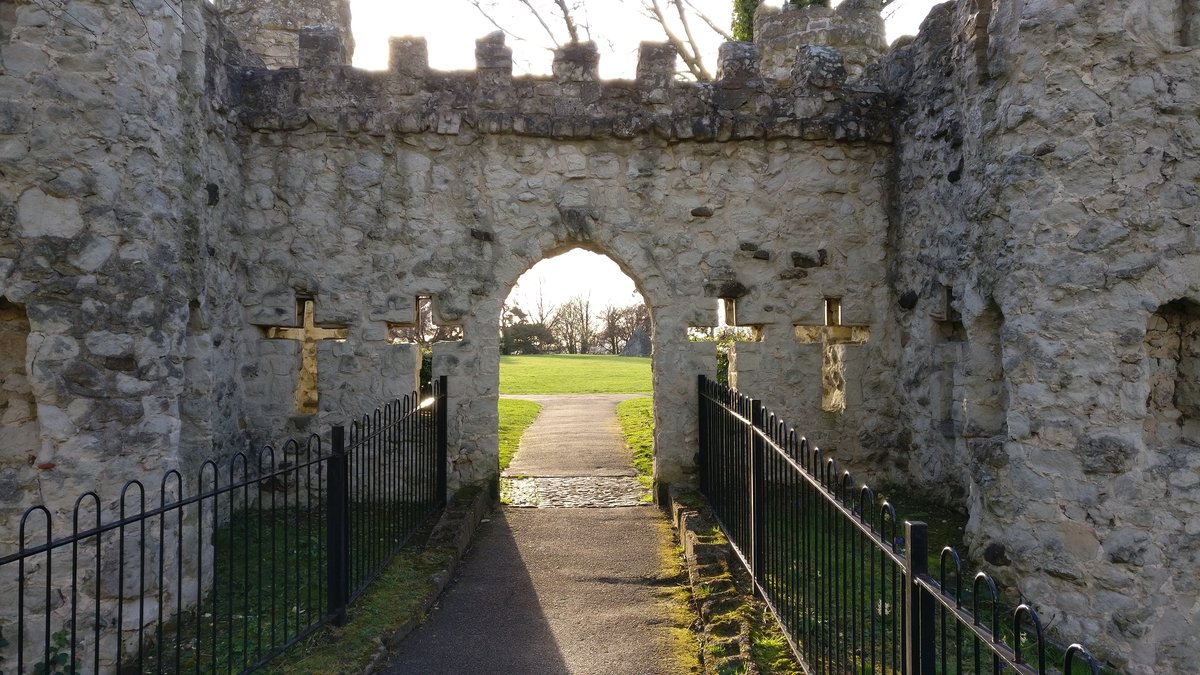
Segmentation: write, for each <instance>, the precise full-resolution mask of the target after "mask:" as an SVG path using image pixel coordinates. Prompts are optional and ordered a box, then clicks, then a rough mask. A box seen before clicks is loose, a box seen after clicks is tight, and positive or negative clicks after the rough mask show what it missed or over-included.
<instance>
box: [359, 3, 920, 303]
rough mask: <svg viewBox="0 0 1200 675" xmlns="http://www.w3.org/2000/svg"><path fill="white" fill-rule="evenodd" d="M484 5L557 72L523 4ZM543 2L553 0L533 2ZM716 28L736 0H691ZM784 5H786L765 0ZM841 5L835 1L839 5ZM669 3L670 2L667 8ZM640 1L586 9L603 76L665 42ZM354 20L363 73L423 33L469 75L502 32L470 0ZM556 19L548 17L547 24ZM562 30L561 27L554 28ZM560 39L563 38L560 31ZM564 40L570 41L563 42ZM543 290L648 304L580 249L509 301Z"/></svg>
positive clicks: (561, 297)
mask: <svg viewBox="0 0 1200 675" xmlns="http://www.w3.org/2000/svg"><path fill="white" fill-rule="evenodd" d="M480 1H481V3H482V4H484V5H485V6H487V5H489V4H494V5H495V6H497V7H499V8H502V9H500V10H498V11H496V12H495V13H494V14H493V18H495V19H496V20H497V21H498V22H499V23H500V24H501V25H503V26H504V28H506V29H508V30H509V31H510V32H512V33H515V34H516V35H518V36H520V37H521V38H524V39H516V38H514V37H512V36H511V35H510V36H508V37H506V42H507V44H508V46H509V47H511V48H512V50H513V70H514V73H515V74H523V73H533V74H548V73H549V72H550V62H551V58H552V55H551V52H550V49H551V48H552V47H553V44H552V43H551V42H550V41H549V38H548V36H547V35H546V33H545V31H544V30H543V29H542V28H541V27H540V26H539V25H538V24H537V23H536V21H534V20H533V19H532V18H531V17H530V15H529V13H528V12H527V11H526V10H525V8H524V6H523V5H522V4H521V2H519V0H480ZM534 1H535V3H536V4H544V3H546V2H547V0H534ZM692 1H693V4H694V5H695V6H696V7H697V8H699V9H700V10H702V11H704V12H705V13H706V14H707V15H708V16H709V17H711V18H712V19H713V21H714V23H717V24H718V25H721V26H726V27H727V26H728V25H729V22H730V15H731V12H732V7H733V0H692ZM766 2H768V3H769V4H774V5H779V4H781V2H782V0H766ZM837 2H838V0H834V4H837ZM663 4H664V5H665V4H666V3H663ZM934 4H936V2H935V1H934V0H896V1H895V2H893V3H892V4H891V5H889V6H888V7H887V8H886V9H885V10H884V18H885V21H886V25H887V31H888V40H889V41H892V40H895V39H896V38H897V37H900V36H901V35H912V34H915V33H916V32H917V28H918V27H919V26H920V24H921V21H922V20H923V19H924V18H925V15H926V14H928V13H929V8H930V7H932V6H933V5H934ZM639 6H640V0H588V1H586V2H584V3H582V4H581V7H583V8H584V9H585V10H586V14H585V15H583V16H581V17H579V20H580V22H581V23H584V22H586V23H588V24H589V25H590V27H591V35H590V37H591V39H593V40H595V41H596V43H597V45H599V47H600V75H601V76H602V77H606V78H627V79H631V78H633V76H634V72H635V70H636V68H637V52H638V43H640V42H642V41H643V40H653V41H662V40H663V36H662V31H661V28H659V26H658V24H657V23H655V22H654V21H653V20H652V19H649V18H647V17H644V16H643V15H642V14H640V11H639V9H638V7H639ZM351 11H352V12H353V17H354V41H355V52H354V65H356V66H358V67H360V68H370V69H382V68H386V67H387V58H388V37H389V36H392V35H423V36H425V38H426V40H427V42H428V45H429V65H430V67H431V68H434V69H436V70H470V69H473V68H474V67H475V40H476V39H478V38H480V37H483V36H484V35H487V34H488V33H491V32H493V31H495V30H496V26H495V25H493V24H492V23H491V22H489V21H488V20H487V19H486V18H484V16H483V15H482V14H480V13H479V11H478V10H476V9H475V7H474V6H472V4H471V3H470V2H469V1H468V0H438V1H437V2H429V1H428V0H351ZM553 16H554V15H548V16H547V21H549V20H551V19H552V18H553ZM552 27H553V28H554V29H555V30H559V27H558V24H552ZM692 29H693V33H694V34H695V35H696V37H697V38H698V39H700V38H702V37H704V38H707V40H706V44H707V49H706V52H707V53H706V55H705V61H706V62H707V63H708V64H709V67H710V69H715V68H716V54H717V47H718V46H720V42H721V38H720V37H719V36H717V35H716V33H714V32H713V31H711V30H709V29H708V28H707V27H706V26H704V25H703V24H702V23H700V22H698V21H697V22H694V23H693V24H692ZM560 34H561V32H560ZM560 40H563V41H565V38H560ZM539 287H540V288H541V289H543V292H544V293H545V298H546V301H547V303H548V304H550V305H558V304H561V303H562V302H564V301H566V300H568V299H570V298H572V297H574V296H576V295H583V296H590V298H591V300H592V306H593V307H596V308H597V309H602V308H604V307H605V306H607V305H615V306H618V307H621V306H625V305H629V304H632V303H633V302H636V301H638V300H640V299H641V296H639V295H638V294H637V291H636V290H635V288H634V285H633V282H632V281H631V280H630V279H629V278H628V277H626V276H625V275H624V274H623V273H622V272H621V270H620V268H619V267H617V265H616V263H614V262H613V261H612V260H610V259H608V258H606V257H605V256H602V255H597V254H595V253H590V252H587V251H582V250H578V249H577V250H574V251H570V252H568V253H565V254H563V255H561V256H558V257H556V258H551V259H548V260H545V261H543V262H541V263H539V264H538V265H536V266H534V267H533V268H532V269H531V270H530V271H529V272H527V273H526V274H525V275H524V276H522V277H521V279H520V280H518V282H517V285H516V286H515V287H514V288H513V292H512V295H511V296H510V298H509V302H510V303H512V302H513V301H516V302H517V304H519V305H520V306H521V307H522V308H524V309H526V310H531V309H533V307H534V305H535V303H536V297H537V294H538V289H539Z"/></svg>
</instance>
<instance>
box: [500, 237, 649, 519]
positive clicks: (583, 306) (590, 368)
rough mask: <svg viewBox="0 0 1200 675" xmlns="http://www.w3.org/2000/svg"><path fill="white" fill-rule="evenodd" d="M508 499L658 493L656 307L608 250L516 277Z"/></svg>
mask: <svg viewBox="0 0 1200 675" xmlns="http://www.w3.org/2000/svg"><path fill="white" fill-rule="evenodd" d="M498 330H499V332H500V340H499V343H500V345H499V353H498V354H497V358H499V360H500V367H499V372H500V392H499V393H500V400H499V404H498V409H499V425H498V436H499V442H500V453H499V466H498V467H497V468H498V470H499V472H500V475H501V497H502V499H503V500H504V501H505V502H506V503H509V504H512V505H517V506H543V507H544V506H620V505H636V504H638V503H642V502H645V501H649V500H650V496H651V491H650V488H651V484H652V481H653V471H654V468H653V461H654V447H653V431H654V430H653V419H654V415H653V405H654V403H653V384H652V361H651V359H652V357H651V334H652V323H651V312H650V307H649V305H648V303H647V302H646V298H645V297H644V296H643V294H642V293H641V292H640V290H639V289H638V285H637V283H636V282H635V281H634V280H633V279H632V278H630V276H629V275H628V274H627V273H626V272H625V271H624V270H623V269H622V268H621V266H620V265H618V264H617V263H616V262H615V261H614V260H613V259H611V258H609V257H607V256H606V255H603V254H600V253H596V252H593V251H589V250H584V249H582V248H573V249H567V250H565V251H562V252H560V253H557V254H553V255H550V256H548V257H546V258H544V259H543V260H541V261H539V262H538V263H537V264H535V265H533V266H531V267H530V268H529V269H528V270H527V271H526V272H525V273H524V274H522V275H521V276H520V277H519V278H518V279H516V280H515V282H514V283H513V285H512V287H511V289H510V291H509V293H508V296H507V299H506V300H505V302H504V304H503V306H502V308H501V312H500V317H499V325H498Z"/></svg>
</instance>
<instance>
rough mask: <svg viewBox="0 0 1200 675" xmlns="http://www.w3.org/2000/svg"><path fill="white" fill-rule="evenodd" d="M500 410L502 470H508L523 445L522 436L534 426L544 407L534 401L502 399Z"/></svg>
mask: <svg viewBox="0 0 1200 675" xmlns="http://www.w3.org/2000/svg"><path fill="white" fill-rule="evenodd" d="M498 405H499V408H500V470H501V471H503V470H505V469H507V468H508V465H509V463H510V462H512V458H513V455H515V454H517V446H519V445H520V444H521V436H522V435H523V434H524V433H525V429H527V428H529V425H530V424H533V420H535V419H537V416H538V413H540V412H541V411H542V406H540V405H538V404H537V403H534V402H533V401H522V400H520V399H516V398H502V399H500V401H499V404H498Z"/></svg>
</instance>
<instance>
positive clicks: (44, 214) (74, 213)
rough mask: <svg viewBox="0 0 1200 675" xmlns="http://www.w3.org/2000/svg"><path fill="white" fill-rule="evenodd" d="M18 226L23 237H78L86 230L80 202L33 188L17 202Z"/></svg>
mask: <svg viewBox="0 0 1200 675" xmlns="http://www.w3.org/2000/svg"><path fill="white" fill-rule="evenodd" d="M17 225H18V227H20V231H21V234H22V236H26V237H64V238H70V237H74V236H77V235H78V234H79V233H80V232H82V231H83V227H84V225H83V216H82V215H81V214H80V211H79V203H78V202H77V201H75V200H74V199H70V198H66V197H54V196H51V195H48V194H46V193H45V192H42V191H41V189H39V188H30V189H28V190H26V191H25V192H23V193H22V194H21V198H20V199H19V200H18V201H17Z"/></svg>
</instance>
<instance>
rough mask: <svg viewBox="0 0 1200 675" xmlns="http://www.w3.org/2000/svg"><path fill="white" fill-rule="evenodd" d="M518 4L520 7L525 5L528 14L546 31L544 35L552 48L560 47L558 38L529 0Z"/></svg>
mask: <svg viewBox="0 0 1200 675" xmlns="http://www.w3.org/2000/svg"><path fill="white" fill-rule="evenodd" d="M520 2H521V4H522V5H525V7H526V9H528V10H529V13H530V14H532V15H533V18H535V19H537V22H538V23H540V24H542V28H543V29H544V30H545V31H546V35H549V36H550V41H551V42H553V43H554V46H555V47H561V46H562V43H560V42H559V41H558V36H556V35H555V34H554V31H552V30H550V26H549V25H547V24H546V20H545V19H543V18H542V13H541V12H539V11H538V10H537V8H536V7H534V6H533V3H532V2H530V0H520Z"/></svg>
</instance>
